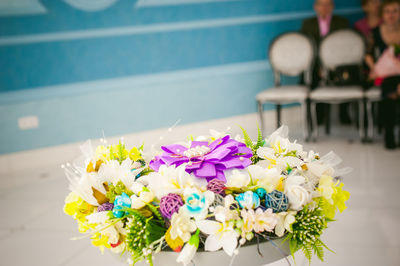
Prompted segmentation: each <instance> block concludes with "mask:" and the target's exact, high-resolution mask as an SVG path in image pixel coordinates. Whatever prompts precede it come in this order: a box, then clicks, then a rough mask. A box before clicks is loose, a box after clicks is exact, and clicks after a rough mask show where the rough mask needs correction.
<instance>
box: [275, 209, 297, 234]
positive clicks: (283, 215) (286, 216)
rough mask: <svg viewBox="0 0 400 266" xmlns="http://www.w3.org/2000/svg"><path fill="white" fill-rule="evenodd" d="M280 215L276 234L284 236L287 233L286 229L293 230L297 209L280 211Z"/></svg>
mask: <svg viewBox="0 0 400 266" xmlns="http://www.w3.org/2000/svg"><path fill="white" fill-rule="evenodd" d="M277 215H278V223H277V224H276V226H275V234H276V235H277V236H279V237H282V236H283V235H284V234H285V230H286V231H288V232H292V228H291V225H292V224H293V223H294V222H295V221H296V219H295V215H296V212H295V211H288V212H280V213H277Z"/></svg>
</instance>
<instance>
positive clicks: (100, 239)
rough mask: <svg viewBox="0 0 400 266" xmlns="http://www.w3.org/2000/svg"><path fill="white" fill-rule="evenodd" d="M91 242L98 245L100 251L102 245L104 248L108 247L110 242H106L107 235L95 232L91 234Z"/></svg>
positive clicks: (102, 249) (102, 250)
mask: <svg viewBox="0 0 400 266" xmlns="http://www.w3.org/2000/svg"><path fill="white" fill-rule="evenodd" d="M91 238H92V244H93V246H95V247H99V248H100V251H101V253H103V252H104V247H106V248H110V247H111V246H110V244H109V243H108V237H107V236H105V235H102V234H100V233H96V234H94V235H92V237H91Z"/></svg>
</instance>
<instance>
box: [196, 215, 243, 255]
mask: <svg viewBox="0 0 400 266" xmlns="http://www.w3.org/2000/svg"><path fill="white" fill-rule="evenodd" d="M196 225H197V227H198V228H199V229H200V231H202V232H203V233H204V234H207V235H208V237H207V239H206V242H205V246H204V249H205V250H207V251H217V250H219V249H221V248H223V250H224V251H225V252H226V254H228V255H229V256H232V254H233V251H234V250H235V249H236V246H237V238H238V235H237V233H236V231H235V230H234V228H233V223H229V222H218V221H211V220H201V221H197V222H196Z"/></svg>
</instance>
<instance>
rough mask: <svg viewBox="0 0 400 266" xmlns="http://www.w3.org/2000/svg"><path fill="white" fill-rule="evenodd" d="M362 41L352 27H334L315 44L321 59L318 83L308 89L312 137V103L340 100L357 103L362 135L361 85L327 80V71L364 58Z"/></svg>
mask: <svg viewBox="0 0 400 266" xmlns="http://www.w3.org/2000/svg"><path fill="white" fill-rule="evenodd" d="M364 54H365V43H364V40H363V39H362V37H361V36H360V35H359V34H358V33H356V32H354V31H352V30H338V31H335V32H333V33H331V34H329V35H328V36H327V37H326V38H325V39H324V40H323V41H322V42H321V45H320V48H319V57H320V60H321V63H322V71H323V78H322V85H320V86H319V87H317V88H316V89H315V90H313V91H312V92H311V93H310V103H311V117H312V130H313V134H312V135H313V138H314V140H316V139H317V136H318V125H317V117H316V104H317V103H328V104H341V103H348V102H356V103H358V109H359V134H360V138H361V139H363V137H364V129H363V128H364V117H363V116H364V109H363V99H364V92H363V88H362V86H361V85H359V86H358V85H356V86H334V85H329V84H327V83H328V71H332V70H334V69H335V68H336V67H338V66H343V65H360V66H361V64H362V62H363V60H364ZM327 119H329V118H327Z"/></svg>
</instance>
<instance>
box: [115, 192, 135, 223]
mask: <svg viewBox="0 0 400 266" xmlns="http://www.w3.org/2000/svg"><path fill="white" fill-rule="evenodd" d="M124 207H128V208H130V207H131V199H130V198H129V196H128V195H127V194H126V193H125V192H123V193H122V194H121V195H120V196H116V197H115V200H114V208H113V211H112V212H113V214H114V216H115V217H117V218H121V217H123V216H124V215H125V214H127V212H124V211H121V210H122V209H123V208H124Z"/></svg>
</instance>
